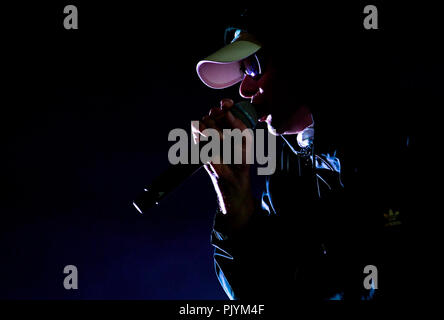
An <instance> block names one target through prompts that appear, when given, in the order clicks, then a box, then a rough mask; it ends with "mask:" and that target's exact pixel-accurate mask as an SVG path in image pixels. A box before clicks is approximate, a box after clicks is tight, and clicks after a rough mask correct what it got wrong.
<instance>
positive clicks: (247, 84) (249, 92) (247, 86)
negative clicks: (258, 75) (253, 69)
mask: <svg viewBox="0 0 444 320" xmlns="http://www.w3.org/2000/svg"><path fill="white" fill-rule="evenodd" d="M258 91H259V84H258V81H257V80H255V79H253V78H252V77H251V76H249V75H245V77H244V79H243V80H242V83H241V85H240V87H239V94H240V95H241V97H242V98H251V97H252V96H254V95H255V94H256V93H257V92H258Z"/></svg>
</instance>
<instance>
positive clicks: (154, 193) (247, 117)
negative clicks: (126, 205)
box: [133, 101, 257, 214]
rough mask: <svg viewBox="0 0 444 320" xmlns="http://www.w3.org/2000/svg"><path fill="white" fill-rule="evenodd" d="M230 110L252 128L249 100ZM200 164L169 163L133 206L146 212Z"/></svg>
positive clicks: (200, 164)
mask: <svg viewBox="0 0 444 320" xmlns="http://www.w3.org/2000/svg"><path fill="white" fill-rule="evenodd" d="M230 111H231V112H232V114H233V115H234V116H235V117H236V118H238V119H239V120H241V121H242V122H243V123H244V124H245V125H246V126H247V127H248V128H254V127H255V126H256V123H257V114H256V110H255V109H254V107H253V106H252V105H251V104H250V103H249V102H247V101H241V102H238V103H236V104H235V105H234V106H233V107H232V108H231V109H230ZM202 166H203V164H202V163H198V164H177V165H170V166H169V168H168V169H167V170H165V171H164V172H163V173H162V174H160V175H159V176H158V177H157V178H156V179H154V181H153V182H152V183H151V185H150V186H149V187H147V188H145V189H144V191H143V192H142V193H141V194H139V196H138V197H137V198H136V199H135V200H134V201H133V205H134V207H135V208H136V209H137V210H138V211H139V212H140V213H142V214H143V213H145V212H147V211H148V210H149V209H150V208H152V207H154V206H156V205H158V204H159V202H160V201H161V200H162V199H163V198H164V197H166V196H167V195H168V194H169V193H170V192H171V191H173V190H174V189H175V188H177V187H178V186H179V185H181V184H182V182H183V181H185V180H186V179H187V178H188V177H190V176H191V175H193V174H194V173H195V172H196V171H198V170H199V169H200V168H202Z"/></svg>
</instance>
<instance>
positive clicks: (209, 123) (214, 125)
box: [202, 116, 222, 139]
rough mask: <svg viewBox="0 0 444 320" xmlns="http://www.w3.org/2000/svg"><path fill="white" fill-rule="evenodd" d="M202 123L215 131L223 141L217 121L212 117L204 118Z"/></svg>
mask: <svg viewBox="0 0 444 320" xmlns="http://www.w3.org/2000/svg"><path fill="white" fill-rule="evenodd" d="M202 122H203V123H204V124H205V126H206V127H207V128H211V129H215V130H217V132H218V133H219V136H220V138H221V139H222V130H221V129H220V127H219V126H218V125H217V123H216V121H215V120H214V119H213V118H211V117H210V116H204V117H203V118H202Z"/></svg>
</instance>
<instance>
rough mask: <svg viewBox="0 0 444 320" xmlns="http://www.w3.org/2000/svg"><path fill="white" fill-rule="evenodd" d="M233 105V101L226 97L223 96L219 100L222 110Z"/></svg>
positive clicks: (228, 108)
mask: <svg viewBox="0 0 444 320" xmlns="http://www.w3.org/2000/svg"><path fill="white" fill-rule="evenodd" d="M233 106H234V101H233V100H231V99H228V98H224V99H222V100H221V101H220V108H221V110H223V111H226V110H230V109H231V108H232V107H233Z"/></svg>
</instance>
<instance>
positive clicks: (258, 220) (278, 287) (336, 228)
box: [212, 121, 412, 300]
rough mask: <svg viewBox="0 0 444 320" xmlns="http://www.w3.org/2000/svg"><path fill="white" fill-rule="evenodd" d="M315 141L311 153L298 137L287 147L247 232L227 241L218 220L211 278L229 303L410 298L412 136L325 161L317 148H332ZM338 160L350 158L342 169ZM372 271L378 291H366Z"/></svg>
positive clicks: (347, 151)
mask: <svg viewBox="0 0 444 320" xmlns="http://www.w3.org/2000/svg"><path fill="white" fill-rule="evenodd" d="M315 124H316V121H315ZM351 134H353V132H352V133H351ZM318 136H319V135H315V139H314V141H315V142H314V143H313V144H312V145H311V146H310V147H308V148H305V149H301V148H299V147H298V145H297V143H296V141H295V136H294V137H290V138H289V140H287V141H285V142H284V143H282V145H281V150H280V159H279V161H277V168H276V172H275V173H274V174H273V175H271V176H268V177H266V179H265V190H264V192H263V195H262V199H261V201H260V202H258V203H257V210H256V212H255V213H254V215H253V217H252V218H251V220H250V222H249V224H248V225H247V226H246V227H245V229H244V230H243V231H242V232H241V233H239V234H233V235H227V233H226V232H225V230H226V229H225V226H224V224H225V221H224V215H223V214H221V213H219V212H218V213H217V214H216V218H215V223H214V230H213V233H212V244H213V246H214V247H215V253H214V262H215V270H216V274H217V277H218V279H219V281H220V283H221V285H222V287H223V289H224V290H225V292H226V294H227V295H228V297H229V298H230V299H249V298H261V299H264V298H265V299H269V298H272V299H282V298H284V299H304V300H339V299H344V300H370V299H384V298H386V299H392V298H394V297H396V298H401V296H402V295H405V294H406V293H407V292H409V291H408V290H405V289H407V288H408V281H407V280H406V279H405V273H406V270H405V266H404V263H405V259H406V256H407V247H408V245H409V244H408V239H407V237H406V234H405V232H404V230H403V229H405V224H406V222H405V221H402V220H403V218H405V217H408V216H409V211H411V210H412V207H411V206H410V202H411V201H410V200H412V199H409V195H410V194H411V191H412V190H408V188H409V187H408V184H406V183H405V179H403V178H402V175H403V174H406V173H408V172H410V171H411V170H410V168H409V165H410V164H409V160H408V159H409V156H408V153H409V152H410V151H409V149H408V148H407V146H409V143H408V141H407V143H406V140H405V139H406V138H407V139H408V137H405V136H402V135H398V136H397V138H395V139H394V141H393V143H391V144H390V146H391V149H390V147H387V150H385V149H384V150H383V151H382V152H383V153H382V154H379V155H378V154H375V152H374V151H373V152H369V153H368V157H366V156H365V148H361V149H363V150H360V148H359V147H356V148H355V147H352V148H342V149H341V154H336V153H335V151H333V150H330V151H331V152H329V153H323V152H322V150H318V149H320V148H322V147H324V146H326V145H328V146H332V145H331V144H324V145H323V144H322V143H317V142H319V141H320V139H319V138H318ZM363 139H364V138H363ZM362 142H363V143H364V141H362ZM349 144H351V145H353V143H350V141H349ZM342 145H347V143H343V144H342ZM318 146H319V147H318ZM367 146H368V145H367ZM393 146H396V148H394V147H393ZM333 147H334V145H333ZM278 154H279V153H278ZM341 155H343V156H344V157H345V158H346V159H347V157H346V156H347V155H348V156H349V157H348V159H347V161H345V162H346V163H345V165H346V166H347V167H346V168H344V164H343V163H342V159H341ZM400 161H401V162H402V161H404V162H405V163H400ZM367 265H374V266H376V267H377V270H378V282H377V283H376V284H375V285H376V288H375V289H373V288H372V289H370V290H368V289H366V288H364V285H363V282H364V279H365V277H366V276H367V274H365V273H364V268H365V266H367Z"/></svg>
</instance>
